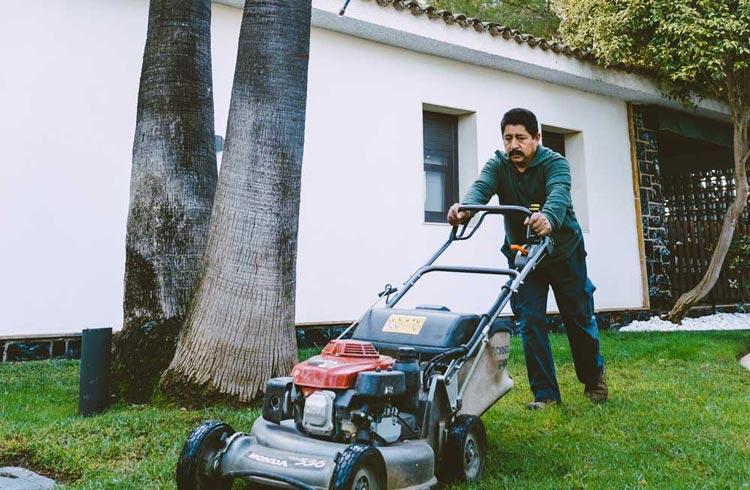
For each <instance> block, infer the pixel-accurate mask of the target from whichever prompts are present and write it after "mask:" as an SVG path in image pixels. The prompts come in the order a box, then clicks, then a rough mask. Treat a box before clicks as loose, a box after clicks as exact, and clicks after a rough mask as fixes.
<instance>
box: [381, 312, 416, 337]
mask: <svg viewBox="0 0 750 490" xmlns="http://www.w3.org/2000/svg"><path fill="white" fill-rule="evenodd" d="M426 320H427V317H426V316H414V315H391V316H389V317H388V319H387V320H386V321H385V325H383V332H389V333H405V334H408V335H419V332H420V330H422V326H424V322H425V321H426Z"/></svg>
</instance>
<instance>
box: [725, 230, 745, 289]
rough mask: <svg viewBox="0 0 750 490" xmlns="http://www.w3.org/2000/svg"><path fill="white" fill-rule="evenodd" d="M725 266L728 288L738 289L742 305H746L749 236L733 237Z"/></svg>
mask: <svg viewBox="0 0 750 490" xmlns="http://www.w3.org/2000/svg"><path fill="white" fill-rule="evenodd" d="M725 266H726V272H727V275H728V276H729V287H731V288H733V289H738V290H739V291H740V295H741V297H742V301H743V303H747V302H748V300H749V299H750V281H748V280H747V276H748V272H750V235H740V236H735V237H734V239H733V240H732V244H731V245H730V246H729V251H728V252H727V258H726V262H725Z"/></svg>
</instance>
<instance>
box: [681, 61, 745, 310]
mask: <svg viewBox="0 0 750 490" xmlns="http://www.w3.org/2000/svg"><path fill="white" fill-rule="evenodd" d="M748 77H749V78H750V75H749V76H748ZM729 92H730V100H732V98H731V94H732V93H733V91H732V90H730V91H729ZM744 92H745V94H746V96H750V90H749V89H747V88H746V89H745V90H744ZM732 102H733V103H732V105H731V107H732V120H733V127H734V184H735V198H734V201H733V202H732V204H730V205H729V208H728V209H727V212H726V213H725V214H724V222H723V223H722V225H721V232H720V234H719V240H718V242H717V243H716V248H714V252H713V254H712V255H711V260H710V261H709V263H708V269H706V273H705V274H704V275H703V277H702V278H701V280H700V281H699V282H698V284H697V285H696V286H695V287H694V288H693V289H691V290H690V291H687V292H686V293H683V294H682V295H681V296H680V297H679V298H678V299H677V302H676V303H675V305H674V306H673V307H672V310H671V311H670V312H669V313H668V314H667V319H668V320H669V321H671V322H672V323H678V324H679V323H681V322H682V319H683V318H685V315H686V314H687V313H688V311H690V308H692V307H693V306H694V305H695V304H697V303H698V302H699V301H700V300H701V299H703V298H704V297H705V296H706V295H707V294H708V293H709V292H711V289H712V288H713V287H714V285H715V284H716V281H717V280H718V279H719V274H720V273H721V268H722V266H723V264H724V258H725V257H726V255H727V251H728V250H729V246H730V244H731V243H732V236H734V230H735V228H736V227H737V220H738V219H740V217H742V214H743V213H744V211H745V207H746V206H747V197H748V182H747V168H746V164H747V162H748V157H749V156H750V134H748V118H750V107H749V106H748V101H745V100H744V99H740V101H734V100H733V101H732Z"/></svg>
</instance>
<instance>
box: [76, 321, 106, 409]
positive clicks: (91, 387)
mask: <svg viewBox="0 0 750 490" xmlns="http://www.w3.org/2000/svg"><path fill="white" fill-rule="evenodd" d="M111 351H112V329H111V328H87V329H84V330H83V332H82V334H81V377H80V383H79V388H78V413H79V415H83V416H84V417H86V416H89V415H94V414H97V413H99V412H103V411H105V410H106V409H107V408H108V407H109V367H110V360H111Z"/></svg>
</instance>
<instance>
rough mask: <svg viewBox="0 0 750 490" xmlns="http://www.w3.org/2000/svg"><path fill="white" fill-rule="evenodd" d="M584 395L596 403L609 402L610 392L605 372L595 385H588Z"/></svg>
mask: <svg viewBox="0 0 750 490" xmlns="http://www.w3.org/2000/svg"><path fill="white" fill-rule="evenodd" d="M583 393H584V394H585V395H586V396H587V397H588V398H589V400H591V401H592V402H594V403H604V402H606V401H607V397H608V396H609V390H607V379H606V377H605V376H604V371H603V370H602V372H601V374H600V375H599V377H598V378H597V379H596V381H595V382H594V383H592V384H588V385H586V388H584V389H583Z"/></svg>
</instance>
